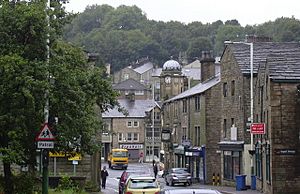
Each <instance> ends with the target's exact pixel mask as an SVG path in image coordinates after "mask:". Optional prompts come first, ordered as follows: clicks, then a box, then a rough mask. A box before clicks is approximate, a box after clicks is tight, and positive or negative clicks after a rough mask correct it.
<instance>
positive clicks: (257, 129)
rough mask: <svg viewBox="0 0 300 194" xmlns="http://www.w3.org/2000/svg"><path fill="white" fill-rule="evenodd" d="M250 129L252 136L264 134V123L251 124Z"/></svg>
mask: <svg viewBox="0 0 300 194" xmlns="http://www.w3.org/2000/svg"><path fill="white" fill-rule="evenodd" d="M250 129H251V133H252V134H254V135H258V134H265V133H266V130H265V124H264V123H252V124H251V128H250Z"/></svg>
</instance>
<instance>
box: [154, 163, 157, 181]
mask: <svg viewBox="0 0 300 194" xmlns="http://www.w3.org/2000/svg"><path fill="white" fill-rule="evenodd" d="M153 173H154V177H155V178H156V177H157V173H158V165H157V163H155V165H154V166H153Z"/></svg>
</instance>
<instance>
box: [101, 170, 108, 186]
mask: <svg viewBox="0 0 300 194" xmlns="http://www.w3.org/2000/svg"><path fill="white" fill-rule="evenodd" d="M106 177H108V172H107V170H106V166H103V169H102V170H101V180H102V189H105V185H106Z"/></svg>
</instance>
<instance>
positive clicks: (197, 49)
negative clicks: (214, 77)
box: [187, 37, 213, 60]
mask: <svg viewBox="0 0 300 194" xmlns="http://www.w3.org/2000/svg"><path fill="white" fill-rule="evenodd" d="M212 49H213V46H212V44H211V41H210V39H209V38H206V37H199V38H195V39H193V40H192V41H191V43H190V46H189V48H188V51H187V52H188V53H187V54H188V57H189V59H192V60H194V59H195V58H200V57H201V53H202V51H210V50H212Z"/></svg>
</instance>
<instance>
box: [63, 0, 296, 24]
mask: <svg viewBox="0 0 300 194" xmlns="http://www.w3.org/2000/svg"><path fill="white" fill-rule="evenodd" d="M93 4H98V5H102V4H108V5H111V6H113V7H118V6H119V5H128V6H131V5H136V6H138V7H139V8H141V9H142V10H143V11H144V12H145V13H146V15H147V18H148V19H154V20H156V21H159V20H161V21H164V22H167V21H171V20H174V21H180V22H183V23H186V24H188V23H190V22H193V21H200V22H202V23H211V22H214V21H217V20H222V21H223V22H225V21H226V20H231V19H237V20H238V21H239V22H240V24H241V25H242V26H245V25H246V24H250V25H254V24H261V23H264V22H267V21H270V20H271V21H274V20H275V19H276V18H278V17H282V16H283V17H292V16H294V17H295V18H297V19H300V0H247V1H246V0H70V3H68V4H67V5H66V8H67V10H68V11H74V12H82V11H84V9H85V7H86V6H87V5H93Z"/></svg>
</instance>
